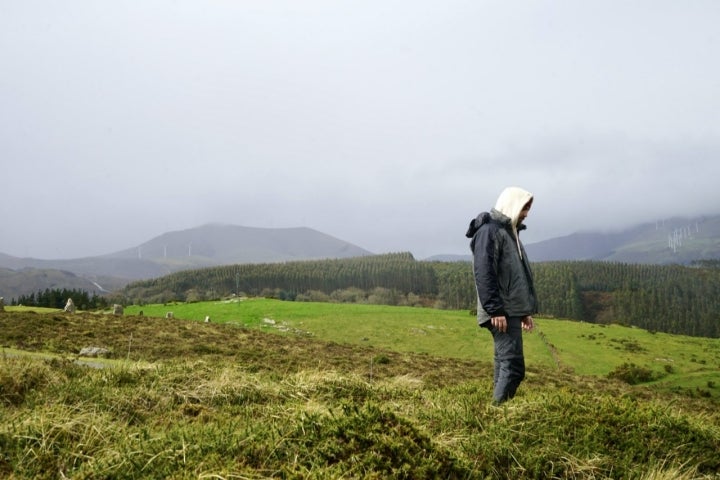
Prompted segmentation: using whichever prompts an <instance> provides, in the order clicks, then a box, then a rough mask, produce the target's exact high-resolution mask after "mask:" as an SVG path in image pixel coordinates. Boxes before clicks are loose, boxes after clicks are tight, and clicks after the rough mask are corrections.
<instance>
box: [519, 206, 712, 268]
mask: <svg viewBox="0 0 720 480" xmlns="http://www.w3.org/2000/svg"><path fill="white" fill-rule="evenodd" d="M525 247H526V249H527V251H528V256H529V257H530V258H531V259H532V261H533V262H546V261H553V260H600V261H610V262H624V263H643V264H672V263H678V264H689V263H691V262H693V261H694V260H700V259H714V258H720V215H714V216H703V217H692V218H670V219H666V220H659V221H656V222H650V223H645V224H642V225H638V226H635V227H632V228H628V229H625V230H621V231H616V232H578V233H573V234H572V235H567V236H564V237H558V238H552V239H549V240H545V241H542V242H537V243H531V244H528V245H526V246H525Z"/></svg>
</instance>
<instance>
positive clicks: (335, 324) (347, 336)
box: [125, 298, 720, 397]
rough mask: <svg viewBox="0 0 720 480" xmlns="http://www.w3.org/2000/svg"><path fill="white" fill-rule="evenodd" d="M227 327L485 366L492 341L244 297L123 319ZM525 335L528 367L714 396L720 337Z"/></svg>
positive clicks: (401, 312)
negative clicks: (637, 380) (646, 381)
mask: <svg viewBox="0 0 720 480" xmlns="http://www.w3.org/2000/svg"><path fill="white" fill-rule="evenodd" d="M140 311H142V312H143V315H145V316H153V317H158V316H160V317H164V316H165V315H166V314H167V313H168V312H172V313H173V316H175V317H176V318H180V319H187V320H197V321H203V320H204V319H205V318H206V317H208V316H209V317H210V321H212V322H222V323H234V324H237V325H240V326H243V327H247V328H258V329H262V330H264V331H269V332H275V333H279V334H285V335H307V336H312V337H315V338H318V339H321V340H326V341H331V342H336V343H349V344H356V345H367V346H371V347H375V348H381V349H386V350H392V351H398V352H414V353H426V354H428V355H431V356H440V357H450V358H459V359H470V360H483V361H490V360H491V359H492V341H491V338H490V335H489V333H488V332H487V331H485V330H484V329H482V328H479V327H478V326H477V324H476V322H475V317H474V316H473V315H471V314H470V313H469V312H467V311H458V310H437V309H430V308H418V307H395V306H384V305H365V304H337V303H314V302H286V301H280V300H272V299H261V298H250V299H241V300H228V301H216V302H198V303H177V304H169V305H144V306H130V307H127V308H126V309H125V314H126V315H137V314H138V313H139V312H140ZM536 327H537V328H536V330H535V331H534V332H533V333H530V334H526V335H525V352H526V359H527V364H528V367H531V368H532V369H533V370H535V371H537V370H539V371H542V369H546V368H550V369H567V370H570V371H572V372H574V373H576V374H580V375H596V376H604V375H607V374H608V373H610V372H612V371H613V370H614V369H616V368H618V367H619V366H621V365H623V364H634V365H637V366H639V367H642V368H646V369H650V370H652V371H653V372H654V373H655V374H656V376H657V377H659V379H658V380H656V381H655V382H654V383H656V384H658V385H660V386H666V387H669V388H691V389H696V388H699V389H705V390H708V391H709V392H710V393H711V394H712V396H715V397H720V339H708V338H697V337H687V336H681V335H670V334H664V333H651V332H648V331H645V330H642V329H638V328H631V327H623V326H619V325H597V324H590V323H583V322H576V321H571V320H558V319H547V318H536Z"/></svg>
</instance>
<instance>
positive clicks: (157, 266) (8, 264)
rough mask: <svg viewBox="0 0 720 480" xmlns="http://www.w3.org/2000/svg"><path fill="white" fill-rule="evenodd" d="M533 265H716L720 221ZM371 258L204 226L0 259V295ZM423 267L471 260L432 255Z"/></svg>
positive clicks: (338, 244) (548, 251)
mask: <svg viewBox="0 0 720 480" xmlns="http://www.w3.org/2000/svg"><path fill="white" fill-rule="evenodd" d="M525 248H526V250H527V251H528V256H529V257H530V259H531V260H532V262H545V261H563V260H597V261H613V262H624V263H648V264H671V263H677V264H689V263H691V262H693V261H695V260H708V259H717V258H720V215H703V216H696V217H673V218H669V219H665V220H658V221H654V222H646V223H643V224H639V225H635V226H633V227H630V228H626V229H620V230H616V231H610V232H601V231H594V232H593V231H585V232H576V233H573V234H570V235H565V236H561V237H556V238H552V239H548V240H543V241H540V242H535V243H531V244H526V245H525ZM364 255H373V253H371V252H369V251H367V250H365V249H363V248H361V247H358V246H357V245H354V244H352V243H350V242H347V241H344V240H340V239H337V238H335V237H332V236H330V235H327V234H324V233H322V232H319V231H317V230H313V229H311V228H308V227H288V228H259V227H245V226H239V225H229V224H219V223H209V224H204V225H201V226H198V227H194V228H189V229H185V230H177V231H172V232H166V233H163V234H161V235H158V236H156V237H153V238H151V239H150V240H148V241H146V242H143V243H141V244H139V245H137V246H134V247H130V248H126V249H124V250H119V251H116V252H112V253H108V254H105V255H100V256H94V257H84V258H77V259H68V260H40V259H34V258H18V257H13V256H10V255H7V254H4V253H0V270H1V271H0V296H4V297H5V298H6V299H10V298H15V297H17V296H19V295H23V294H30V293H35V292H36V291H37V290H39V289H45V288H77V289H82V290H86V291H88V292H97V293H99V294H100V293H105V292H106V291H113V290H117V289H119V288H122V287H123V286H125V285H127V284H128V283H130V282H131V281H135V280H142V279H148V278H156V277H161V276H164V275H168V274H170V273H173V272H177V271H180V270H188V269H195V268H204V267H212V266H218V265H228V264H243V263H274V262H284V261H297V260H319V259H330V258H347V257H357V256H364ZM424 260H425V261H448V262H455V261H468V262H469V261H471V260H472V257H471V256H470V255H469V254H468V255H457V254H455V255H435V256H432V257H428V258H426V259H424Z"/></svg>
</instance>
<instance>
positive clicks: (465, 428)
mask: <svg viewBox="0 0 720 480" xmlns="http://www.w3.org/2000/svg"><path fill="white" fill-rule="evenodd" d="M141 309H142V310H143V315H142V316H139V315H136V314H137V313H139V310H141ZM168 311H172V312H173V314H174V316H175V317H177V318H173V319H166V318H164V316H165V314H166V312H168ZM205 316H210V317H211V320H212V321H211V322H209V323H205V322H203V321H202V320H204V318H205ZM183 318H186V319H187V320H184V319H183ZM538 323H539V330H538V332H536V333H533V334H530V335H527V336H526V339H527V342H526V343H527V345H528V367H529V368H528V378H527V379H526V381H525V382H524V383H523V385H522V386H521V388H520V390H519V392H518V396H517V397H516V398H515V399H513V400H512V402H509V403H508V404H506V405H504V406H503V407H501V408H497V407H493V406H492V405H490V403H489V398H490V395H491V390H492V385H491V383H492V380H491V373H490V372H491V363H490V348H491V347H490V343H491V342H490V340H489V335H488V334H487V333H486V332H483V331H479V330H478V327H477V326H475V322H474V319H473V318H472V317H471V316H470V315H469V314H468V313H467V312H449V311H438V310H429V309H414V308H398V307H381V306H370V305H336V304H310V303H307V304H305V303H292V302H280V301H274V300H266V299H253V300H248V301H244V302H239V303H237V302H236V303H225V302H208V303H197V304H188V305H179V304H178V305H172V306H170V305H156V306H143V307H140V308H136V307H131V308H127V309H126V314H125V315H123V316H120V315H109V314H107V313H105V314H102V313H90V312H80V313H76V314H67V313H64V312H60V311H58V310H50V311H43V312H37V313H36V312H31V311H28V309H8V311H6V312H4V313H0V347H1V349H2V351H1V352H0V478H3V479H8V480H20V479H41V480H46V479H47V480H56V479H58V480H59V479H63V480H64V479H68V478H72V479H96V478H103V479H123V480H124V479H127V480H130V479H140V478H142V479H144V478H152V479H161V478H162V479H177V480H185V479H188V480H189V479H216V480H219V479H267V478H284V479H327V478H333V479H334V478H348V479H360V478H362V479H365V478H368V479H436V478H443V479H444V478H447V479H505V478H508V479H509V478H512V479H537V478H557V479H566V478H567V479H587V480H590V479H593V480H595V479H615V478H623V479H625V478H627V479H637V480H670V479H673V480H677V479H680V480H691V479H713V478H714V479H717V478H720V473H719V472H720V457H718V455H717V452H718V451H720V426H719V425H720V414H718V408H717V407H718V402H717V399H715V398H710V397H707V396H700V395H695V394H693V391H690V390H688V389H687V386H688V382H690V381H691V379H694V380H695V381H698V380H699V379H702V380H699V381H700V382H702V381H703V380H705V379H706V378H708V375H709V374H711V373H712V372H713V370H717V347H718V344H717V341H716V340H710V339H686V338H683V337H672V336H661V335H659V334H658V335H653V334H650V333H648V332H642V331H641V330H637V329H630V328H624V327H615V326H610V327H601V326H597V325H589V324H581V323H575V322H568V321H561V320H550V319H539V320H538ZM87 346H102V347H105V348H107V349H108V351H109V358H108V359H104V360H102V361H100V360H98V361H97V362H96V361H95V360H96V359H85V358H80V357H79V355H78V352H79V351H80V349H81V348H83V347H87ZM660 354H662V356H660ZM657 358H660V359H661V360H662V362H661V363H659V364H658V365H659V366H664V365H665V364H667V363H672V365H673V367H674V368H675V369H676V372H675V373H673V374H668V375H667V376H666V377H665V379H663V380H664V381H666V382H671V381H672V382H675V381H677V382H679V384H680V385H682V388H683V389H682V390H681V391H670V390H668V389H665V388H660V389H657V388H647V387H645V386H630V385H627V384H625V383H623V382H618V381H614V380H609V379H607V378H604V376H603V374H604V372H605V371H606V370H609V369H613V368H614V366H615V365H619V364H622V363H624V362H628V361H632V362H635V363H638V364H642V365H645V364H647V363H652V362H655V361H656V359H657ZM88 360H89V361H88ZM556 360H559V365H558V364H557V363H556ZM671 360H672V362H671ZM713 362H714V363H713ZM581 369H584V370H585V371H586V372H588V373H593V374H592V375H578V374H577V371H578V370H581ZM663 370H664V367H663ZM573 371H575V372H576V373H573ZM698 385H702V383H699V384H698ZM704 388H705V389H706V390H707V389H708V388H709V387H704Z"/></svg>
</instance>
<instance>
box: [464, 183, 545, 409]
mask: <svg viewBox="0 0 720 480" xmlns="http://www.w3.org/2000/svg"><path fill="white" fill-rule="evenodd" d="M532 202H533V196H532V194H530V192H528V191H526V190H524V189H522V188H519V187H507V188H505V189H504V190H503V191H502V193H501V194H500V196H499V197H498V199H497V202H496V203H495V207H494V208H492V209H491V210H490V212H482V213H480V214H479V215H478V216H477V217H476V218H474V219H472V220H471V221H470V226H469V228H468V230H467V232H466V234H465V236H466V237H467V238H471V239H472V240H471V241H470V250H472V253H473V273H474V276H475V287H476V289H477V298H478V308H477V319H478V324H479V325H480V326H481V327H485V328H487V329H488V330H489V331H490V333H491V334H492V337H493V343H494V358H493V361H494V376H493V403H494V404H501V403H503V402H505V401H507V400H509V399H511V398H513V397H514V396H515V392H516V391H517V389H518V386H519V385H520V383H521V382H522V381H523V379H524V378H525V355H524V353H523V339H522V332H523V330H526V331H530V330H532V329H533V327H534V322H533V317H532V316H533V315H534V314H535V313H537V298H536V296H535V286H534V284H533V275H532V270H531V269H530V262H529V261H528V258H527V254H526V253H525V249H524V248H523V245H522V243H521V242H520V237H519V232H520V231H521V230H524V229H525V228H526V227H525V225H524V224H523V221H524V220H525V219H526V218H527V216H528V213H529V212H530V207H532Z"/></svg>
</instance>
